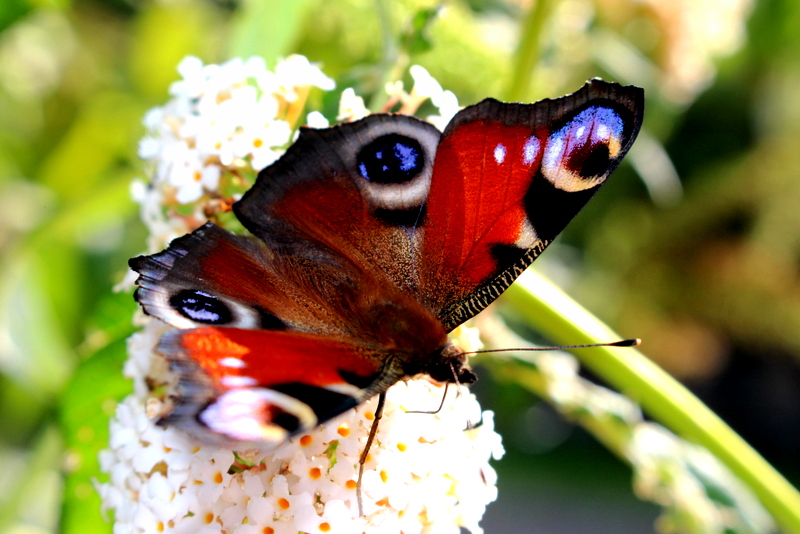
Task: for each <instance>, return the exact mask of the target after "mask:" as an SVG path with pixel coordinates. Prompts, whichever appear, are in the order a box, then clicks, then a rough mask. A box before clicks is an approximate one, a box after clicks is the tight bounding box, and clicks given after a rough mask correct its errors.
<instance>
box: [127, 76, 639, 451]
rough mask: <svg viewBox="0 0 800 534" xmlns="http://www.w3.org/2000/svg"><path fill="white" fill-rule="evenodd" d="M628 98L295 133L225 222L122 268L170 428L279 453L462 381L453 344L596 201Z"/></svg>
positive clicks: (591, 88)
mask: <svg viewBox="0 0 800 534" xmlns="http://www.w3.org/2000/svg"><path fill="white" fill-rule="evenodd" d="M642 107H643V99H642V92H641V90H640V89H637V88H632V87H623V86H619V85H616V84H609V83H605V82H601V81H599V80H594V81H591V82H589V83H587V85H586V86H584V88H582V89H581V90H580V91H578V92H577V93H574V94H572V95H569V96H567V97H564V98H561V99H557V100H546V101H542V102H539V103H536V104H531V105H523V104H503V103H500V102H498V101H496V100H491V99H488V100H485V101H483V102H481V103H479V104H476V105H475V106H471V107H469V108H466V109H464V110H462V111H461V112H459V113H458V114H457V115H456V116H455V117H454V119H453V120H452V121H451V123H450V124H449V125H448V127H447V128H446V130H445V132H444V133H443V134H441V133H439V132H438V130H436V129H435V128H434V127H433V126H431V125H429V124H427V123H425V122H422V121H419V120H417V119H414V118H412V117H406V116H401V115H388V114H379V115H372V116H368V117H367V118H365V119H363V120H361V121H357V122H354V123H348V124H343V125H339V126H336V127H334V128H329V129H324V130H311V129H302V130H301V133H300V136H299V138H298V140H297V141H296V142H295V144H294V145H292V146H291V147H290V148H289V149H288V150H287V152H286V153H285V154H284V156H283V157H282V158H281V159H280V160H278V161H277V162H276V163H275V164H273V165H272V166H270V167H268V168H267V169H265V170H263V171H262V172H261V173H260V174H259V177H258V179H257V181H256V184H255V185H254V186H253V188H252V189H250V190H249V191H248V192H247V193H246V194H245V195H244V196H243V198H242V199H241V200H240V201H239V202H237V203H236V204H234V206H233V209H234V212H235V214H236V216H237V217H238V219H239V220H240V221H241V223H242V224H243V225H244V226H245V228H247V229H248V230H249V231H250V233H251V234H252V235H250V236H240V235H235V234H232V233H230V232H228V231H226V230H223V229H221V228H219V227H218V226H216V225H214V224H212V223H207V224H206V225H204V226H202V227H201V228H199V229H197V230H196V231H194V232H193V233H192V234H189V235H187V236H184V237H181V238H178V239H176V240H174V241H173V242H172V244H171V245H170V247H169V248H168V249H167V250H165V251H163V252H160V253H158V254H154V255H152V256H141V257H138V258H134V259H133V260H131V263H130V264H131V267H132V268H133V269H134V270H135V271H137V272H138V273H139V274H140V277H139V279H138V280H137V285H138V286H139V287H138V288H137V292H136V298H137V300H138V301H139V303H140V304H141V305H142V307H143V308H144V310H145V312H146V313H148V314H150V315H154V316H156V317H158V318H159V319H161V320H163V321H165V322H167V323H169V324H171V325H173V326H175V327H177V328H178V330H176V331H174V332H171V333H170V334H167V335H166V336H165V337H164V339H163V340H162V342H161V343H160V345H159V348H158V350H159V352H160V353H162V354H163V355H164V356H166V357H167V359H168V360H169V361H170V364H171V366H172V368H173V369H174V370H176V371H177V374H178V376H179V383H178V388H177V393H178V398H177V400H176V403H175V406H174V408H173V410H172V412H171V413H169V414H168V415H167V416H166V417H165V418H164V419H163V422H164V423H165V424H174V425H177V426H179V427H181V428H184V429H186V430H187V431H189V432H190V433H192V434H194V435H197V436H199V437H201V438H202V439H204V440H206V441H209V442H215V443H231V442H234V443H236V442H239V443H241V442H250V443H256V444H259V445H261V446H264V445H266V446H278V445H280V444H281V443H282V442H283V441H284V440H285V439H286V438H287V437H289V436H291V435H293V434H296V433H299V432H304V431H307V430H310V429H311V428H313V427H314V426H316V425H317V424H318V423H320V422H323V421H325V420H328V419H330V418H331V417H334V416H335V415H337V414H339V413H342V412H344V411H345V410H347V409H349V408H351V407H352V406H355V405H357V404H358V403H360V402H363V401H364V400H366V399H368V398H370V397H372V396H373V395H376V394H380V393H383V392H385V391H386V389H388V387H390V386H391V385H392V384H394V383H396V382H398V381H400V380H403V379H406V378H410V377H413V376H415V375H419V374H424V375H428V376H429V377H431V378H432V379H434V380H437V381H440V382H450V383H454V382H458V383H465V384H469V383H471V382H473V381H474V380H475V375H474V374H473V373H472V371H471V370H470V369H469V366H468V364H467V360H466V356H465V355H464V354H463V352H462V351H461V350H459V349H458V348H456V347H454V346H453V345H452V344H451V343H450V341H449V340H448V338H447V334H448V333H449V332H450V331H451V330H452V329H453V328H455V327H456V326H458V325H459V324H461V323H462V322H463V321H464V320H466V319H468V318H469V317H471V316H474V315H475V314H477V313H478V312H479V311H481V310H482V309H483V308H485V307H486V306H487V305H488V304H489V303H491V302H492V301H493V300H494V299H495V298H496V297H497V296H498V295H499V294H500V293H502V291H503V290H504V289H505V288H506V287H508V285H510V284H511V282H513V280H514V279H515V278H516V277H517V276H518V275H519V274H520V273H521V272H522V270H524V268H525V267H527V265H528V264H530V262H531V261H533V259H535V258H536V257H537V256H538V255H539V254H540V253H541V251H542V250H543V249H544V248H545V247H546V246H547V245H548V244H549V243H550V242H551V241H552V240H553V239H554V238H555V236H556V235H557V234H558V233H559V232H560V231H561V230H562V229H563V227H564V226H565V225H566V224H567V222H569V220H570V219H571V218H572V217H573V216H574V215H575V214H576V213H577V212H578V210H579V209H580V208H581V207H582V206H583V204H585V202H586V201H588V199H589V198H590V197H591V196H592V195H593V194H594V193H595V192H596V190H597V188H598V187H599V186H600V185H601V184H602V183H603V182H604V181H605V179H606V178H607V177H608V175H609V174H610V173H611V171H612V170H613V169H614V168H615V167H616V165H617V164H618V163H619V161H620V160H621V159H622V157H623V156H624V154H625V152H626V151H627V150H628V148H629V147H630V145H631V143H632V142H633V139H634V138H635V136H636V133H637V132H638V129H639V126H640V124H641V117H642Z"/></svg>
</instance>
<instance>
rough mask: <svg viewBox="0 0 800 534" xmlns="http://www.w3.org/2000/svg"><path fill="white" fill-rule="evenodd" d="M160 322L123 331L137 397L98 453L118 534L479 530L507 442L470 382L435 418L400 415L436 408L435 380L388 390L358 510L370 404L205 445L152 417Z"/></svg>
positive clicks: (159, 367)
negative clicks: (241, 446)
mask: <svg viewBox="0 0 800 534" xmlns="http://www.w3.org/2000/svg"><path fill="white" fill-rule="evenodd" d="M166 329H167V327H165V326H164V325H162V324H160V323H157V322H155V321H150V322H149V323H148V324H147V325H146V326H145V328H144V329H143V330H142V331H141V332H139V333H137V334H135V335H134V336H133V337H132V338H131V340H130V343H129V352H130V360H129V362H128V365H127V366H126V372H127V373H128V374H131V375H133V376H134V379H135V388H134V389H135V390H136V392H135V393H134V394H133V395H131V396H129V397H128V398H126V399H125V400H124V401H123V402H122V403H120V404H119V406H118V407H117V413H116V417H115V418H113V419H112V421H111V438H110V444H109V449H106V450H104V451H103V452H102V453H101V457H100V460H101V467H102V470H103V471H104V472H105V473H108V474H109V477H110V480H109V482H108V483H105V484H98V490H99V492H100V494H101V496H102V500H103V504H104V507H105V509H106V510H112V511H113V512H114V521H115V523H114V532H115V534H128V533H160V532H175V533H187V534H211V533H221V532H227V533H231V534H261V533H265V532H266V533H277V534H283V533H285V534H296V533H297V532H305V533H316V532H331V533H336V532H342V533H350V532H381V533H384V532H385V533H399V532H403V533H405V534H413V533H423V532H436V533H440V532H445V533H446V532H452V533H453V534H457V533H458V532H459V531H460V527H466V528H467V529H469V530H470V531H471V532H473V533H480V532H482V530H481V528H480V527H479V526H478V523H479V521H480V519H481V517H482V516H483V513H484V511H485V508H486V505H487V504H488V503H490V502H492V501H494V500H495V498H496V496H497V489H496V487H495V483H496V475H495V472H494V470H493V469H492V467H491V466H490V465H489V463H488V460H489V459H490V458H491V457H494V458H500V457H501V456H502V455H503V448H502V444H501V442H500V436H499V435H498V434H497V433H495V432H494V426H493V414H492V413H491V412H484V413H483V414H482V413H481V410H480V406H479V405H478V403H477V401H476V400H475V397H474V396H473V395H472V394H470V393H469V391H468V390H467V389H466V388H463V387H462V388H460V389H457V388H454V387H451V388H450V391H449V392H448V394H447V398H446V399H445V402H444V406H443V408H442V409H441V411H439V412H438V413H436V414H431V413H416V414H410V413H405V412H406V411H432V410H435V409H436V408H437V407H438V405H439V404H440V403H441V400H442V395H443V394H444V387H443V386H441V385H438V384H435V383H432V382H430V381H429V380H425V379H418V380H410V381H408V382H401V383H399V384H396V385H395V386H393V387H392V388H390V389H389V392H388V396H387V400H386V405H385V407H384V414H383V418H382V419H381V422H380V424H379V427H378V433H377V434H376V440H375V442H374V443H373V446H372V448H371V450H370V453H369V456H368V459H367V463H366V465H365V472H364V477H363V486H362V491H363V495H364V516H363V517H360V516H359V515H358V506H357V502H356V480H357V476H358V467H359V466H358V461H359V457H360V455H361V452H362V450H363V448H364V444H365V442H366V437H367V435H368V433H369V429H370V426H371V425H372V421H373V419H374V410H375V404H376V399H372V400H371V401H369V402H366V403H364V404H363V405H361V406H359V407H357V408H356V409H353V410H350V411H348V412H347V413H345V414H343V415H341V416H340V417H338V418H336V419H334V420H332V421H330V422H328V423H326V424H323V425H320V426H319V427H318V428H316V429H315V430H314V431H312V432H309V433H308V434H305V435H302V436H299V437H296V438H294V439H292V440H290V441H289V442H287V443H286V444H285V445H283V446H282V447H280V448H279V449H277V450H275V451H271V452H264V451H259V450H244V451H236V452H234V451H232V450H229V449H225V448H219V447H214V446H209V445H206V444H203V443H201V442H199V441H197V440H195V439H194V438H192V437H190V436H188V435H186V434H185V433H183V432H181V431H179V430H176V429H174V428H162V427H160V426H158V425H156V424H155V423H154V418H155V416H156V414H158V413H159V412H160V411H161V406H160V404H161V403H160V400H159V399H158V397H156V396H154V394H153V392H151V391H150V387H152V384H154V383H155V384H158V383H160V382H162V381H164V380H168V378H167V377H168V373H167V372H166V369H165V367H164V361H163V359H162V358H160V357H159V356H157V355H156V354H155V353H154V347H155V344H156V343H157V341H158V339H159V338H160V336H161V335H162V334H163V333H164V332H165V331H166ZM462 337H463V336H462ZM147 384H150V385H151V386H148V385H147ZM470 424H471V426H472V428H470V429H468V430H465V427H467V426H470Z"/></svg>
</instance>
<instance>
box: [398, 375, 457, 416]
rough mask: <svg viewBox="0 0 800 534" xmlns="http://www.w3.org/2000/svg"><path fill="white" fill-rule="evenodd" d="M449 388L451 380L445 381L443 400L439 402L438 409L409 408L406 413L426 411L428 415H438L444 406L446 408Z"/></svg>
mask: <svg viewBox="0 0 800 534" xmlns="http://www.w3.org/2000/svg"><path fill="white" fill-rule="evenodd" d="M456 383H458V382H456ZM448 388H450V382H445V383H444V393H443V394H442V402H440V403H439V407H438V408H436V410H434V411H432V412H428V411H423V410H407V411H406V413H426V414H428V415H436V414H437V413H439V412H441V411H442V408H444V401H445V399H447V390H448Z"/></svg>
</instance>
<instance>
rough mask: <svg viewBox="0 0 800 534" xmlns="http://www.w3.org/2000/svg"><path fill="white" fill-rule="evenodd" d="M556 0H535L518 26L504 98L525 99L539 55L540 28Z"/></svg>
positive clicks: (511, 99)
mask: <svg viewBox="0 0 800 534" xmlns="http://www.w3.org/2000/svg"><path fill="white" fill-rule="evenodd" d="M556 1H557V0H535V1H534V3H533V5H532V6H531V8H530V10H529V11H528V13H527V15H526V16H525V19H524V20H523V23H522V26H521V27H520V34H521V35H520V39H519V45H518V46H517V50H516V52H515V53H514V61H513V63H512V65H513V70H512V72H511V81H510V82H509V85H508V89H507V90H506V94H505V100H507V101H510V102H514V101H520V100H523V99H525V96H526V95H527V94H528V91H529V90H530V87H531V77H532V73H533V68H534V66H535V65H536V64H537V63H538V62H539V56H540V55H541V41H542V29H543V28H544V23H545V21H546V20H547V18H548V17H549V16H550V12H551V11H552V8H553V6H554V5H555V3H556Z"/></svg>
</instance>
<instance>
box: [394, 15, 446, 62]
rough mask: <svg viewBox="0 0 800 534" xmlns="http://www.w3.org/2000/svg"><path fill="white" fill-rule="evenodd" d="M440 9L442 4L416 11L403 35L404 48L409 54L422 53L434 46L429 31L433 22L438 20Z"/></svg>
mask: <svg viewBox="0 0 800 534" xmlns="http://www.w3.org/2000/svg"><path fill="white" fill-rule="evenodd" d="M440 11H441V5H438V6H436V7H431V8H426V9H420V10H419V11H417V12H416V13H414V16H413V17H411V20H410V22H409V24H408V26H407V27H406V29H405V31H404V32H403V35H402V37H401V39H402V46H403V49H404V50H406V51H407V52H408V53H409V54H421V53H423V52H427V51H428V50H430V49H431V48H433V43H432V42H431V39H430V36H429V34H428V33H429V30H430V27H431V24H432V23H433V21H434V20H436V18H437V16H438V15H439V12H440Z"/></svg>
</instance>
